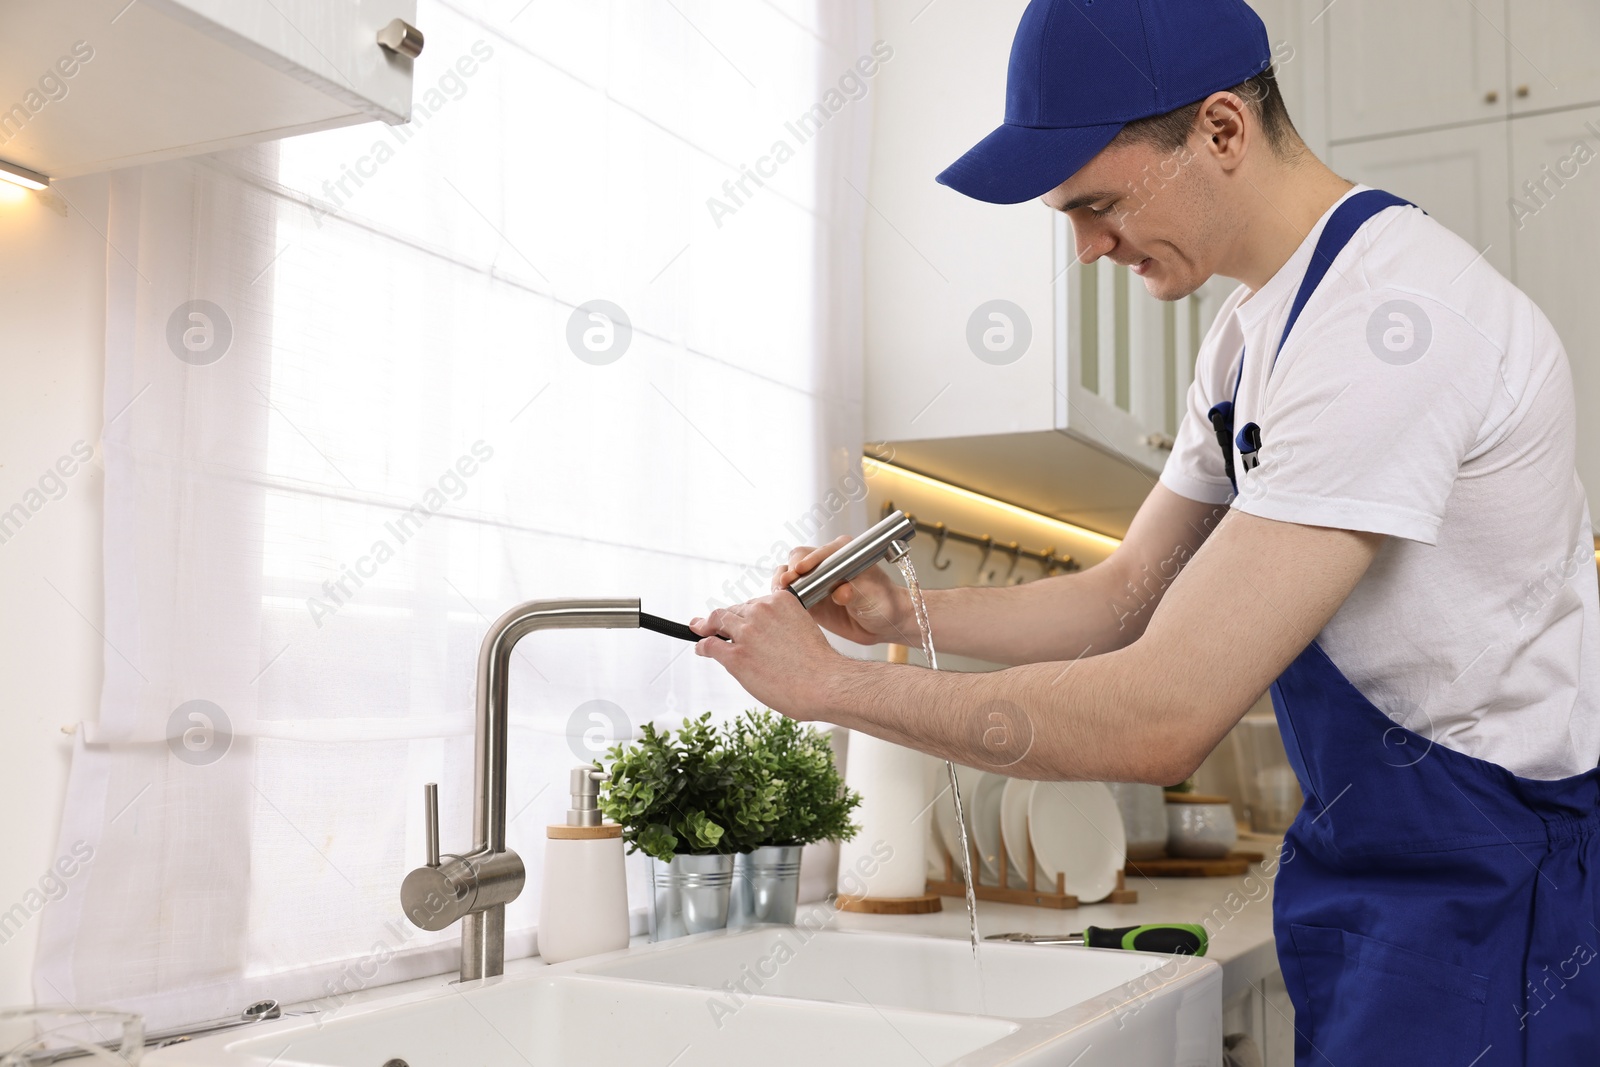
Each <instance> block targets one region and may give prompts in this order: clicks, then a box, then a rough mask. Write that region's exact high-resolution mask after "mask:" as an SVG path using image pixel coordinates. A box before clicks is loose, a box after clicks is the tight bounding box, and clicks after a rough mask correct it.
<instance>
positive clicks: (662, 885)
mask: <svg viewBox="0 0 1600 1067" xmlns="http://www.w3.org/2000/svg"><path fill="white" fill-rule="evenodd" d="M732 888H733V857H732V856H682V855H680V856H674V857H672V862H671V863H663V862H661V861H660V860H658V859H655V858H654V857H652V858H651V860H650V940H652V941H670V940H671V939H673V938H675V937H685V936H687V935H689V934H703V933H705V932H706V931H707V930H721V929H723V928H725V927H726V926H727V925H728V897H729V894H730V892H731V890H732Z"/></svg>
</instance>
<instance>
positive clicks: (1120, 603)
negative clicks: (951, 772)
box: [928, 485, 1227, 664]
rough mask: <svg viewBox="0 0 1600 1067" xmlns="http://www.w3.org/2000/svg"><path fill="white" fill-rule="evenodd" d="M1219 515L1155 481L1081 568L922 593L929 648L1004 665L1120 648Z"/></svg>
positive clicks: (1141, 628) (1138, 631)
mask: <svg viewBox="0 0 1600 1067" xmlns="http://www.w3.org/2000/svg"><path fill="white" fill-rule="evenodd" d="M1226 513H1227V508H1226V506H1218V505H1210V504H1202V503H1198V502H1196V501H1192V500H1188V499H1185V498H1184V497H1180V496H1178V495H1177V494H1176V493H1174V492H1172V491H1171V490H1169V489H1167V488H1166V487H1165V486H1162V485H1157V486H1156V487H1155V488H1154V489H1153V490H1151V493H1150V496H1149V498H1148V499H1147V500H1146V501H1145V504H1144V506H1143V507H1141V508H1140V509H1139V514H1138V515H1137V516H1136V517H1135V518H1134V520H1133V524H1132V526H1130V527H1129V529H1128V535H1127V538H1126V539H1125V540H1124V541H1123V542H1122V544H1121V545H1120V546H1119V547H1118V548H1117V550H1116V551H1115V552H1114V553H1112V555H1111V556H1110V558H1108V559H1106V560H1105V561H1104V562H1102V563H1099V564H1096V565H1095V566H1093V567H1091V568H1089V569H1088V570H1086V571H1083V572H1081V573H1078V574H1067V575H1062V576H1060V577H1057V578H1046V579H1043V580H1041V581H1037V582H1030V583H1029V584H1027V585H1020V586H1007V587H1003V588H983V587H979V588H970V589H940V590H935V591H932V592H930V593H929V594H928V617H929V619H930V621H931V622H932V624H933V634H934V644H935V647H936V648H937V649H938V650H940V651H949V652H955V653H957V654H960V655H963V656H974V657H976V658H978V659H985V660H988V661H989V662H991V663H1011V664H1019V663H1048V662H1052V661H1071V660H1077V659H1081V658H1082V657H1084V656H1096V655H1101V654H1104V653H1106V652H1114V651H1116V650H1117V649H1121V648H1126V647H1127V646H1129V645H1131V644H1132V643H1133V642H1135V641H1137V640H1138V639H1139V637H1140V636H1141V635H1142V634H1143V633H1144V632H1145V628H1146V627H1147V626H1149V624H1150V619H1151V617H1152V616H1153V615H1154V614H1155V609H1156V606H1157V605H1158V604H1159V603H1160V602H1161V600H1162V598H1163V597H1164V596H1165V594H1166V591H1167V589H1168V587H1170V586H1171V584H1172V582H1173V580H1174V579H1176V578H1177V576H1178V573H1179V572H1180V571H1181V570H1182V569H1183V566H1184V564H1185V563H1187V562H1188V560H1189V559H1190V557H1192V556H1193V555H1194V553H1195V552H1197V551H1198V550H1199V548H1200V546H1201V545H1202V544H1203V543H1204V542H1205V540H1206V538H1207V537H1208V536H1210V532H1211V530H1212V529H1214V528H1215V527H1216V525H1217V523H1218V522H1220V521H1221V519H1222V516H1223V515H1225V514H1226Z"/></svg>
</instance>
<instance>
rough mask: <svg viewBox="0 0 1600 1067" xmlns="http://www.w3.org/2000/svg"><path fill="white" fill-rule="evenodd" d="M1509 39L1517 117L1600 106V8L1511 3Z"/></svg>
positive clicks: (1588, 3)
mask: <svg viewBox="0 0 1600 1067" xmlns="http://www.w3.org/2000/svg"><path fill="white" fill-rule="evenodd" d="M1509 36H1510V38H1511V107H1512V110H1513V111H1515V112H1516V113H1517V114H1524V113H1527V112H1529V111H1548V110H1550V109H1551V108H1558V107H1574V106H1577V105H1580V104H1592V103H1597V102H1600V54H1597V53H1596V51H1595V42H1597V41H1600V4H1597V3H1595V2H1594V0H1514V2H1513V3H1512V4H1511V26H1510V32H1509Z"/></svg>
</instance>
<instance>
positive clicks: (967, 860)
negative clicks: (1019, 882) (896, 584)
mask: <svg viewBox="0 0 1600 1067" xmlns="http://www.w3.org/2000/svg"><path fill="white" fill-rule="evenodd" d="M896 562H897V563H898V564H899V567H900V573H901V574H902V575H904V576H905V580H906V590H907V591H908V592H909V593H910V594H911V610H912V611H913V612H914V613H915V615H916V618H917V629H918V630H919V631H920V632H921V634H922V654H923V655H924V656H926V657H927V658H928V667H929V669H931V670H935V671H936V670H938V669H939V657H938V656H936V655H935V654H934V651H933V627H932V626H931V625H930V624H929V623H928V605H927V603H926V602H925V601H924V600H923V599H922V586H920V585H918V584H917V571H916V568H915V567H913V566H912V565H911V558H910V557H909V556H901V557H900V559H899V560H897V561H896ZM944 769H945V773H946V774H948V775H949V776H950V795H951V796H952V797H953V798H954V799H955V802H956V826H957V828H958V833H959V834H960V836H961V880H962V883H963V884H964V885H965V886H966V889H967V926H968V928H969V929H970V930H971V932H972V958H973V959H974V960H976V959H977V958H978V898H977V897H976V896H974V895H973V892H972V885H973V883H972V845H971V843H970V842H969V841H968V840H967V813H966V810H965V809H964V808H963V806H962V803H961V783H960V781H959V780H957V778H956V765H955V764H954V763H951V762H950V761H949V760H945V761H944Z"/></svg>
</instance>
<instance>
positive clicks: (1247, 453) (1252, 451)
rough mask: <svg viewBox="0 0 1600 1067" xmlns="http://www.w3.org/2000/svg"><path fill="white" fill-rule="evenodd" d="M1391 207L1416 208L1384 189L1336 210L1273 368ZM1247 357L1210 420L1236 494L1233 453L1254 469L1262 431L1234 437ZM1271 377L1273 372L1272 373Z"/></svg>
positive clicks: (1241, 357)
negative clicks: (1344, 262) (1336, 273)
mask: <svg viewBox="0 0 1600 1067" xmlns="http://www.w3.org/2000/svg"><path fill="white" fill-rule="evenodd" d="M1392 207H1416V205H1415V204H1413V203H1412V202H1411V201H1409V200H1403V199H1401V198H1400V197H1398V196H1395V195H1394V194H1393V193H1386V192H1384V191H1383V190H1381V189H1368V190H1365V191H1364V192H1360V193H1357V194H1355V195H1354V196H1352V197H1350V198H1349V199H1347V200H1345V202H1344V203H1342V204H1340V205H1339V206H1338V207H1337V208H1335V209H1334V212H1333V215H1332V216H1330V217H1329V219H1328V223H1327V225H1326V226H1324V227H1323V228H1322V235H1321V236H1320V237H1319V238H1318V239H1317V246H1316V248H1315V249H1313V250H1312V253H1311V264H1310V265H1309V266H1308V267H1307V268H1306V275H1305V278H1304V279H1303V280H1302V281H1301V282H1300V291H1299V293H1297V294H1296V295H1295V298H1294V304H1293V305H1292V306H1291V307H1290V309H1289V321H1288V322H1286V323H1284V325H1283V336H1282V337H1280V338H1279V339H1278V348H1277V351H1276V352H1274V353H1273V354H1272V366H1273V367H1276V366H1277V365H1278V356H1279V355H1280V354H1281V353H1282V352H1283V346H1284V345H1286V344H1288V343H1289V335H1290V333H1292V332H1293V331H1294V327H1295V323H1297V322H1299V321H1300V313H1301V312H1302V311H1304V310H1305V309H1306V305H1307V304H1308V303H1310V302H1311V296H1312V294H1314V293H1315V292H1316V291H1317V287H1318V286H1320V285H1321V284H1322V281H1323V279H1324V278H1326V277H1327V276H1328V271H1329V270H1331V269H1333V261H1334V260H1336V259H1338V258H1339V253H1341V252H1343V251H1344V250H1345V247H1346V246H1347V245H1349V243H1350V242H1351V241H1352V240H1354V238H1355V235H1356V234H1357V233H1358V232H1359V231H1360V229H1361V227H1362V226H1365V225H1366V224H1367V222H1368V221H1369V220H1370V219H1371V218H1372V217H1373V216H1374V215H1377V214H1379V213H1381V212H1384V211H1387V210H1388V209H1389V208H1392ZM1246 355H1247V353H1243V352H1241V353H1240V354H1239V373H1238V375H1237V376H1236V377H1235V378H1234V380H1233V398H1232V399H1231V400H1224V401H1221V402H1220V403H1218V404H1217V405H1215V406H1214V407H1212V409H1211V411H1210V414H1209V418H1210V420H1211V426H1212V429H1213V430H1215V431H1216V435H1217V445H1218V446H1219V447H1220V448H1221V449H1222V460H1223V465H1224V468H1225V469H1226V470H1227V472H1228V481H1229V482H1230V483H1231V484H1232V485H1233V491H1234V494H1235V495H1237V494H1238V492H1239V481H1238V477H1237V475H1236V473H1235V471H1234V465H1233V449H1234V446H1235V444H1237V445H1238V447H1239V449H1240V455H1241V456H1244V458H1245V468H1246V469H1247V470H1248V469H1250V468H1252V467H1253V466H1254V463H1253V462H1252V460H1253V459H1254V458H1255V457H1256V455H1257V453H1258V452H1259V450H1260V438H1261V428H1260V427H1259V426H1257V425H1256V424H1255V423H1250V424H1249V425H1248V426H1246V427H1245V428H1244V429H1243V430H1241V431H1239V434H1238V436H1237V438H1236V437H1235V433H1234V430H1235V427H1234V410H1235V409H1236V408H1237V407H1238V404H1239V386H1240V385H1241V384H1242V383H1243V382H1244V364H1245V358H1246ZM1267 373H1268V374H1269V375H1270V374H1271V373H1272V371H1271V370H1270V369H1269V370H1268V371H1267Z"/></svg>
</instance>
